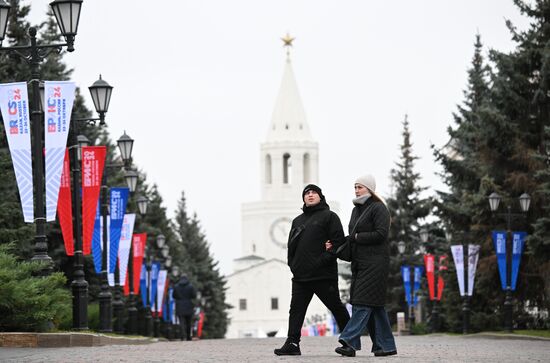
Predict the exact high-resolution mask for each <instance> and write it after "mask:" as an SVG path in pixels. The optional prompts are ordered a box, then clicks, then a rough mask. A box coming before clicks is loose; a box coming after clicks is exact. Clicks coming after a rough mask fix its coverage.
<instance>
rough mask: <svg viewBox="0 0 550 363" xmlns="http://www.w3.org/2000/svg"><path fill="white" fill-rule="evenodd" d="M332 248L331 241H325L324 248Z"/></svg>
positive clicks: (328, 249)
mask: <svg viewBox="0 0 550 363" xmlns="http://www.w3.org/2000/svg"><path fill="white" fill-rule="evenodd" d="M331 249H332V242H330V240H328V241H326V242H325V250H327V251H330V250H331Z"/></svg>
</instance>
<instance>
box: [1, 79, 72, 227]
mask: <svg viewBox="0 0 550 363" xmlns="http://www.w3.org/2000/svg"><path fill="white" fill-rule="evenodd" d="M0 109H1V112H2V118H3V119H4V128H5V130H6V138H7V139H8V146H9V149H10V154H11V160H12V164H13V170H14V172H15V179H16V181H17V188H18V189H19V198H20V199H21V208H22V210H23V219H24V221H25V222H26V223H33V222H34V198H33V180H32V156H31V127H30V119H29V96H28V94H27V83H26V82H18V83H4V84H0ZM63 149H64V148H63ZM2 177H3V176H2Z"/></svg>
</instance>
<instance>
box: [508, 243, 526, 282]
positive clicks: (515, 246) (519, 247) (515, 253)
mask: <svg viewBox="0 0 550 363" xmlns="http://www.w3.org/2000/svg"><path fill="white" fill-rule="evenodd" d="M526 236H527V233H526V232H512V282H511V287H512V291H515V290H516V283H517V281H518V274H519V264H520V262H521V254H522V253H523V247H524V246H525V237H526Z"/></svg>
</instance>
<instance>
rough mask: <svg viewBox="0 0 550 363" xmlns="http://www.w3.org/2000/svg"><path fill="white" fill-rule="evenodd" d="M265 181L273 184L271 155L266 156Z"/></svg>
mask: <svg viewBox="0 0 550 363" xmlns="http://www.w3.org/2000/svg"><path fill="white" fill-rule="evenodd" d="M265 183H266V184H271V155H269V154H267V155H266V156H265Z"/></svg>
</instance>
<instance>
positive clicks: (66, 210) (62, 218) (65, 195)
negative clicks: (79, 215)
mask: <svg viewBox="0 0 550 363" xmlns="http://www.w3.org/2000/svg"><path fill="white" fill-rule="evenodd" d="M57 216H58V217H59V225H60V226H61V234H62V235H63V242H64V243H65V252H66V253H67V256H73V255H74V234H73V207H72V198H71V167H70V162H69V149H65V159H64V161H63V171H62V172H61V185H60V186H59V199H58V202H57Z"/></svg>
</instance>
